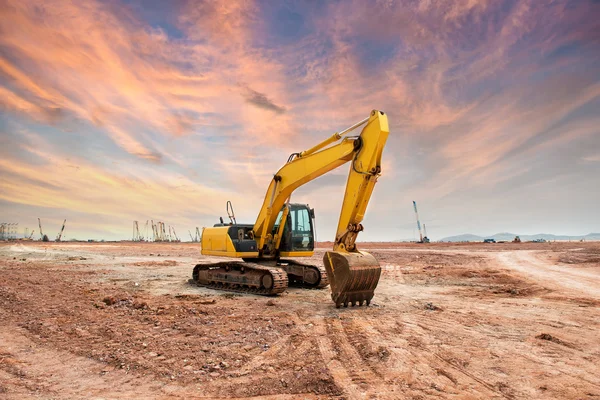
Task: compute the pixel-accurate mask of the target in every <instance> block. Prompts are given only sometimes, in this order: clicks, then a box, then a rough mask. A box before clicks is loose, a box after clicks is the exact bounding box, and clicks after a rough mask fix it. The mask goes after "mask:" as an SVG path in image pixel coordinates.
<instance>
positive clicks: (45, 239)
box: [38, 218, 50, 242]
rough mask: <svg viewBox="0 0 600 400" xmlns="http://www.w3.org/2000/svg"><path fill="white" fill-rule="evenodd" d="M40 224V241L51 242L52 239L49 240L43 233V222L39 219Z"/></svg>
mask: <svg viewBox="0 0 600 400" xmlns="http://www.w3.org/2000/svg"><path fill="white" fill-rule="evenodd" d="M38 224H39V226H40V240H41V241H42V242H49V241H50V239H48V235H44V232H42V221H41V220H40V219H39V218H38Z"/></svg>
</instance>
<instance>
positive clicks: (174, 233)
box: [171, 227, 181, 242]
mask: <svg viewBox="0 0 600 400" xmlns="http://www.w3.org/2000/svg"><path fill="white" fill-rule="evenodd" d="M171 229H173V236H174V237H175V241H176V242H181V240H179V236H177V232H175V228H174V227H171Z"/></svg>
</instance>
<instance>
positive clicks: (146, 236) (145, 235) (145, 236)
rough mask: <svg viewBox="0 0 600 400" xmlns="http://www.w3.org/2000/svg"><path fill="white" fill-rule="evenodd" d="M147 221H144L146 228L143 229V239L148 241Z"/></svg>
mask: <svg viewBox="0 0 600 400" xmlns="http://www.w3.org/2000/svg"><path fill="white" fill-rule="evenodd" d="M148 237H149V236H148V220H146V226H145V227H144V239H145V240H146V242H147V241H148Z"/></svg>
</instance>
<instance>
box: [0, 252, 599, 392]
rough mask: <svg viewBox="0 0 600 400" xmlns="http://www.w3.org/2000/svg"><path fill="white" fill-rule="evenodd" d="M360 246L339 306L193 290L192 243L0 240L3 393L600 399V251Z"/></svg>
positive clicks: (326, 298) (301, 294)
mask: <svg viewBox="0 0 600 400" xmlns="http://www.w3.org/2000/svg"><path fill="white" fill-rule="evenodd" d="M362 247H363V248H365V249H368V251H370V252H371V253H373V254H374V255H375V256H376V257H377V258H378V259H379V261H380V263H381V265H382V269H383V274H382V279H381V281H380V283H379V286H378V288H377V290H376V295H375V298H374V299H373V303H372V306H371V307H368V308H366V307H354V308H351V307H349V308H347V309H345V308H342V309H336V308H335V307H334V305H333V303H332V302H331V300H330V293H329V288H326V289H324V290H306V289H300V288H290V289H288V290H287V291H286V292H284V293H283V294H282V295H280V296H276V297H260V296H252V295H239V294H230V293H223V292H217V291H213V290H210V289H204V288H199V287H195V286H191V285H189V284H188V278H189V277H190V275H191V271H192V267H193V265H195V264H196V263H197V262H198V261H202V262H209V261H211V260H213V259H212V258H210V257H201V256H200V255H199V247H198V245H197V244H186V243H170V244H157V243H39V242H22V243H15V242H12V243H10V242H9V243H2V244H0V397H3V398H9V399H21V398H40V397H41V398H83V397H85V398H258V399H271V398H272V399H306V398H308V399H311V398H315V399H337V398H340V399H345V398H348V399H354V398H356V399H367V398H369V399H375V398H380V399H395V398H413V399H429V398H457V399H467V398H507V399H533V398H540V399H542V398H544V399H545V398H573V399H579V398H596V397H600V367H598V365H600V341H599V340H598V328H599V325H600V318H599V316H600V312H599V311H600V285H599V283H600V262H599V257H600V243H535V244H532V243H521V244H514V243H504V244H437V243H436V244H422V245H421V244H398V243H370V244H364V245H363V246H362ZM326 248H327V247H325V246H322V247H321V248H319V249H318V250H317V251H316V254H315V256H314V257H313V258H312V260H310V261H312V262H315V263H321V258H322V255H323V252H324V251H325V250H326Z"/></svg>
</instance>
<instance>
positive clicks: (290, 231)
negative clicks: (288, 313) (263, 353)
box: [192, 110, 389, 307]
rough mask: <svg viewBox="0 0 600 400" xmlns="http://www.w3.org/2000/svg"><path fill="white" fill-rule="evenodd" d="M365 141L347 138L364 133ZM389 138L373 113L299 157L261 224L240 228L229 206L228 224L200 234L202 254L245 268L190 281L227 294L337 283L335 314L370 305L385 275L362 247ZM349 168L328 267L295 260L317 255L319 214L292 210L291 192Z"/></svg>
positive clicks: (202, 267) (219, 266) (381, 118)
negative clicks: (355, 132) (340, 309)
mask: <svg viewBox="0 0 600 400" xmlns="http://www.w3.org/2000/svg"><path fill="white" fill-rule="evenodd" d="M363 125H364V127H363V128H362V131H361V133H360V135H358V136H349V135H348V134H349V133H350V132H352V131H353V130H355V129H357V128H358V127H360V126H363ZM388 134H389V127H388V120H387V116H386V115H385V114H384V113H383V112H382V111H378V110H373V111H372V112H371V114H370V115H369V117H367V118H365V119H363V120H362V121H360V122H358V123H356V124H354V125H352V126H351V127H349V128H348V129H345V130H343V131H341V132H336V133H334V134H333V135H332V136H331V137H329V138H327V139H326V140H324V141H322V142H321V143H318V144H316V145H315V146H313V147H311V148H310V149H308V150H305V151H302V152H298V153H293V154H292V155H290V157H289V158H288V161H287V162H286V163H285V164H284V165H283V167H281V169H280V170H279V171H277V173H276V174H275V175H274V177H273V179H272V180H271V183H270V185H269V187H268V189H267V193H266V194H265V198H264V201H263V205H262V207H261V209H260V211H259V213H258V216H257V218H256V221H255V223H254V224H253V225H251V224H239V223H238V222H237V220H236V218H235V214H234V212H233V207H232V205H231V202H228V204H227V214H228V216H229V220H230V223H225V222H223V218H221V222H220V223H218V224H216V225H215V226H214V227H208V228H204V229H203V230H202V235H201V236H202V239H201V242H202V254H203V255H208V256H219V257H232V258H242V259H243V260H244V262H234V261H232V262H221V263H213V264H198V265H196V267H195V268H194V271H193V274H192V282H194V283H196V284H198V285H202V286H207V287H212V288H217V289H224V290H234V291H245V292H250V293H256V294H277V293H281V292H282V291H284V290H285V288H286V287H287V286H288V284H290V285H301V286H303V287H312V288H323V287H326V286H328V285H329V284H331V290H332V294H331V297H332V300H333V301H334V303H335V304H336V306H337V307H340V306H341V305H344V306H348V304H350V305H352V306H354V305H363V304H367V305H368V304H369V303H370V302H371V299H372V298H373V295H374V291H375V288H376V287H377V283H378V282H379V277H380V275H381V268H380V266H379V262H378V261H377V260H376V259H375V257H373V256H372V255H371V254H369V253H366V252H362V251H360V250H358V249H357V247H356V243H355V242H356V238H357V236H358V234H359V233H360V232H361V231H362V230H363V225H362V223H361V222H362V220H363V218H364V215H365V212H366V209H367V205H368V204H369V200H370V198H371V194H372V193H373V188H374V186H375V183H376V182H377V179H378V178H379V176H380V175H381V155H382V153H383V148H384V147H385V143H386V140H387V137H388ZM347 163H349V164H350V168H349V174H348V180H347V182H346V190H345V194H344V200H343V202H342V209H341V211H340V217H339V221H338V226H337V231H336V237H335V241H334V245H333V249H332V251H328V252H326V253H325V256H324V259H323V264H324V267H323V266H318V265H307V264H302V263H299V262H297V261H294V260H291V259H290V258H296V257H311V256H312V255H313V254H314V247H315V235H314V218H315V213H314V209H312V208H310V207H309V206H308V205H307V204H293V203H290V197H291V195H292V193H293V192H294V191H295V190H296V189H297V188H299V187H300V186H302V185H304V184H306V183H308V182H310V181H312V180H314V179H317V178H318V177H319V176H321V175H324V174H326V173H328V172H330V171H332V170H334V169H336V168H338V167H340V166H342V165H344V164H347Z"/></svg>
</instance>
